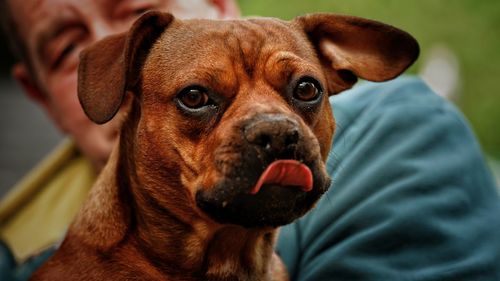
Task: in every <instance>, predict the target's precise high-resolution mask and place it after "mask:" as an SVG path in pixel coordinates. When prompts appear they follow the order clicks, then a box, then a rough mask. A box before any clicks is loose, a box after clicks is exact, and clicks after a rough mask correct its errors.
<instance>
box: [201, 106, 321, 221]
mask: <svg viewBox="0 0 500 281" xmlns="http://www.w3.org/2000/svg"><path fill="white" fill-rule="evenodd" d="M238 128H239V130H240V131H241V134H240V135H241V137H240V139H239V140H234V139H233V140H231V143H232V144H233V147H234V150H233V151H232V152H231V156H232V157H231V159H234V154H237V155H238V159H239V160H240V161H233V162H231V163H225V165H226V166H227V165H229V166H230V167H229V168H226V169H224V170H225V171H226V172H225V173H224V174H223V175H222V176H221V179H220V181H218V183H217V184H216V186H214V187H211V188H200V189H199V191H198V192H197V194H196V203H197V205H198V207H199V208H200V209H202V210H203V211H204V212H205V213H207V214H208V215H209V216H210V217H211V218H213V219H214V220H216V221H217V222H219V223H229V224H237V225H241V226H244V227H266V226H272V227H276V226H281V225H284V224H287V223H290V222H292V221H293V220H295V219H297V218H298V217H300V216H302V215H303V214H304V213H305V212H307V211H308V210H309V209H310V208H311V207H312V206H313V205H314V203H315V202H316V201H317V200H318V199H319V198H320V196H321V195H322V194H323V193H324V192H325V191H326V190H327V188H328V186H329V184H330V180H329V178H328V176H327V175H326V173H325V172H324V164H323V162H322V160H321V155H320V153H319V149H317V146H318V145H319V144H318V142H317V139H316V138H315V137H307V136H306V133H305V131H304V130H305V128H303V127H301V125H300V124H299V122H298V121H296V120H294V119H292V118H290V117H288V116H285V115H280V114H272V115H271V114H266V115H259V116H257V117H254V118H251V119H249V120H247V121H244V122H242V124H240V126H238ZM215 153H217V152H215ZM216 157H224V155H216ZM219 162H220V161H219Z"/></svg>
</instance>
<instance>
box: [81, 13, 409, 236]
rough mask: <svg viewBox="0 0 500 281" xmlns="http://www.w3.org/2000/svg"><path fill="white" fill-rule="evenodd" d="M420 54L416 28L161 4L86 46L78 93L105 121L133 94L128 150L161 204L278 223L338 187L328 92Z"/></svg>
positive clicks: (378, 75) (136, 179) (384, 73)
mask: <svg viewBox="0 0 500 281" xmlns="http://www.w3.org/2000/svg"><path fill="white" fill-rule="evenodd" d="M417 55H418V45H417V43H416V42H415V40H414V39H413V38H412V37H411V36H409V35H408V34H406V33H404V32H402V31H400V30H398V29H395V28H393V27H390V26H387V25H384V24H381V23H377V22H373V21H369V20H365V19H360V18H355V17H347V16H339V15H333V14H312V15H307V16H303V17H298V18H296V19H294V20H293V21H291V22H286V21H281V20H277V19H247V20H236V21H209V20H186V21H183V20H178V19H175V18H174V17H173V16H172V15H170V14H164V13H159V12H149V13H147V14H145V15H143V16H142V17H141V18H140V19H139V20H138V21H137V22H136V23H135V24H134V26H133V27H132V29H131V30H130V31H129V32H128V33H126V34H120V35H117V36H113V37H109V38H106V39H104V40H103V41H100V42H98V43H97V44H95V45H93V46H92V47H90V48H88V49H87V50H85V51H84V52H83V54H82V56H81V63H80V68H79V83H78V93H79V97H80V101H81V104H82V106H83V108H84V110H85V112H86V113H87V115H88V116H89V117H90V119H92V120H93V121H95V122H97V123H104V122H107V121H108V120H110V119H111V118H112V117H113V116H114V115H115V113H116V112H117V111H118V110H119V108H120V106H121V104H122V101H123V100H124V97H125V94H126V93H127V92H129V93H130V94H131V95H132V96H133V101H132V108H131V109H130V113H129V115H128V120H127V121H125V122H126V125H125V129H123V130H122V135H121V138H122V141H121V145H122V147H121V153H122V154H125V158H124V159H126V160H125V161H127V162H129V165H128V166H127V167H128V168H129V169H130V170H129V171H128V173H129V174H130V177H131V179H130V182H133V184H134V186H138V187H139V189H140V190H139V191H135V192H138V193H139V194H142V195H141V196H145V197H149V198H150V200H149V202H154V204H158V205H159V206H163V207H165V208H169V207H168V206H172V204H173V205H176V210H177V212H178V213H179V216H183V217H184V218H188V217H198V218H199V217H202V218H204V219H208V220H211V221H215V222H217V223H223V224H226V223H228V224H237V225H242V226H245V227H264V226H278V225H283V224H286V223H289V222H291V221H293V220H294V219H296V218H298V217H299V216H301V215H303V214H304V213H305V212H306V211H307V210H309V209H310V208H311V207H312V206H313V205H314V203H315V202H316V201H317V200H318V199H319V197H320V196H321V194H323V193H324V192H325V191H326V190H327V188H328V187H329V185H330V180H329V177H328V175H327V174H326V171H325V163H324V161H325V160H326V157H327V155H328V152H329V150H330V146H331V143H332V137H333V132H334V128H335V123H334V120H333V116H332V111H331V108H330V103H329V101H328V97H329V96H330V95H333V94H336V93H339V92H340V91H342V90H344V89H347V88H350V87H351V86H352V85H353V84H354V83H355V82H356V80H357V78H358V77H359V78H363V79H367V80H372V81H384V80H388V79H392V78H394V77H396V76H397V75H399V74H400V73H401V72H402V71H404V70H405V69H406V68H407V67H408V66H409V65H411V64H412V63H413V61H414V60H415V59H416V57H417Z"/></svg>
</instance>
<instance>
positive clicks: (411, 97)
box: [277, 77, 500, 281]
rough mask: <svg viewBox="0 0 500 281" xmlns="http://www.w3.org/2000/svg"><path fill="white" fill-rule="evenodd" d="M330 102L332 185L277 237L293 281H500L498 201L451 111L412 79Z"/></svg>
mask: <svg viewBox="0 0 500 281" xmlns="http://www.w3.org/2000/svg"><path fill="white" fill-rule="evenodd" d="M331 103H332V105H333V111H334V115H335V117H336V123H337V131H336V134H335V139H334V146H333V150H332V151H331V153H330V156H329V159H328V171H329V173H330V175H331V176H332V178H333V183H332V186H331V188H330V190H329V191H328V192H327V194H325V196H324V197H323V198H322V199H321V201H320V202H319V203H318V204H317V207H316V208H315V209H314V210H313V211H312V212H310V213H309V214H308V215H306V216H305V217H303V218H302V219H300V220H299V221H297V222H295V223H293V224H291V225H288V226H285V227H283V228H282V230H281V233H280V237H279V240H278V245H277V249H278V252H279V254H280V255H281V257H282V258H283V260H284V262H285V264H286V265H287V267H288V269H289V272H290V277H291V280H299V281H313V280H314V281H320V280H321V281H322V280H350V281H352V280H384V281H387V280H398V281H400V280H440V281H443V280H475V281H477V280H500V199H499V196H498V193H497V189H496V186H495V183H494V181H493V178H492V176H491V175H490V173H489V171H488V169H487V167H486V166H485V160H484V159H483V158H482V155H481V151H480V148H479V146H478V144H477V142H476V140H475V138H474V136H473V134H472V132H471V131H470V129H469V127H468V125H467V123H466V122H465V121H464V119H463V117H462V116H461V115H460V114H459V113H458V112H457V110H456V109H455V108H454V107H453V106H452V105H451V104H450V103H448V102H446V101H444V100H443V99H441V98H440V97H438V96H437V95H435V94H434V93H433V92H432V91H431V90H430V89H429V88H427V86H426V85H425V84H424V83H422V82H421V81H420V80H419V79H417V78H411V77H402V78H399V79H396V80H393V81H390V82H386V83H378V84H375V83H365V84H363V85H360V86H358V87H356V88H354V89H352V90H350V91H347V92H344V93H342V94H340V95H338V96H334V97H332V98H331Z"/></svg>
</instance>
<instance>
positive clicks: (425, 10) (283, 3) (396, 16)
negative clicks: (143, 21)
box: [238, 0, 500, 159]
mask: <svg viewBox="0 0 500 281" xmlns="http://www.w3.org/2000/svg"><path fill="white" fill-rule="evenodd" d="M238 2H239V4H240V6H241V9H242V13H243V15H245V16H249V15H259V16H272V17H279V18H283V19H291V18H293V17H295V16H297V15H301V14H304V13H309V12H319V11H320V12H335V13H341V14H349V15H355V16H361V17H365V18H370V19H375V20H379V21H382V22H385V23H388V24H391V25H394V26H396V27H399V28H401V29H403V30H405V31H407V32H409V33H411V34H412V35H413V36H415V37H416V38H417V40H418V41H419V43H420V47H421V56H420V59H419V60H418V61H417V63H416V65H415V66H414V67H412V68H411V69H410V71H411V72H413V73H417V72H418V71H419V70H420V69H421V67H422V62H423V61H424V59H425V58H426V57H428V56H429V52H430V50H431V49H432V48H433V46H436V45H445V46H446V47H447V48H448V49H449V50H451V51H452V52H453V53H454V54H455V55H456V57H457V58H458V65H459V71H460V72H459V73H460V89H459V93H458V94H459V96H458V97H457V98H456V99H455V100H454V102H455V103H456V104H457V105H458V106H459V107H460V108H461V110H462V111H463V112H464V114H465V115H466V117H467V118H468V120H469V121H470V123H471V124H472V126H473V128H474V130H475V132H476V134H477V136H478V137H479V140H480V142H481V145H482V147H483V149H484V150H485V152H487V153H488V154H489V155H490V156H494V157H495V158H497V159H500V124H498V123H499V122H500V93H499V91H498V90H497V88H498V85H497V83H498V82H499V80H500V1H499V0H448V1H443V0H441V1H439V0H419V1H415V0H413V1H409V0H371V1H370V0H348V1H347V0H308V1H306V0H274V1H269V0H239V1H238Z"/></svg>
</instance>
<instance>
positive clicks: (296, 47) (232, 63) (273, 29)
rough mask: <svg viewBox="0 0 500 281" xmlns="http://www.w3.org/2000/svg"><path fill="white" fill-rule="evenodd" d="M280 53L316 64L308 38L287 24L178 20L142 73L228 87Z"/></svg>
mask: <svg viewBox="0 0 500 281" xmlns="http://www.w3.org/2000/svg"><path fill="white" fill-rule="evenodd" d="M299 42H300V43H299ZM278 53H281V54H285V53H286V54H290V56H289V57H288V59H290V58H291V57H293V58H296V59H297V60H300V61H304V62H309V63H310V64H311V65H313V63H315V62H316V61H317V58H316V55H315V52H314V50H313V48H312V46H310V44H309V42H308V41H307V38H306V36H305V35H304V34H303V33H300V32H299V31H298V30H297V29H294V28H293V27H292V26H291V25H290V24H289V23H288V22H284V21H280V20H277V19H248V20H244V21H242V20H238V21H207V20H189V21H176V22H174V23H173V24H172V26H171V27H170V28H168V29H167V30H166V31H165V32H164V33H163V34H162V36H161V37H160V38H159V39H158V40H157V42H156V43H155V44H154V45H153V47H152V48H151V50H150V53H149V55H148V59H147V61H146V63H145V71H144V72H145V73H155V72H158V71H161V73H157V74H161V75H156V76H155V75H151V76H152V77H157V78H158V77H163V78H164V79H168V80H170V81H177V83H180V84H189V83H194V82H196V81H200V79H201V80H208V81H204V82H206V83H209V84H213V83H218V82H220V81H217V80H220V79H223V80H224V82H227V83H224V84H225V85H224V86H225V87H228V86H229V85H228V84H231V83H232V84H234V83H236V82H237V81H238V80H239V79H238V77H235V76H246V77H248V78H256V76H259V75H265V73H264V72H265V71H266V69H265V68H266V63H267V62H268V61H269V60H270V59H272V58H273V55H274V56H276V54H278ZM148 61H149V62H151V63H149V64H148ZM153 62H154V63H153ZM316 65H317V64H316ZM159 66H161V67H159ZM150 71H151V72H150ZM195 80H196V81H195ZM202 82H203V81H202ZM233 86H236V85H233Z"/></svg>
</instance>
